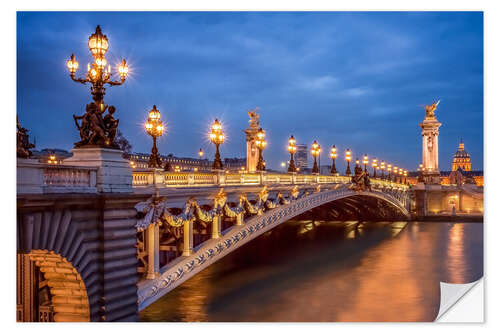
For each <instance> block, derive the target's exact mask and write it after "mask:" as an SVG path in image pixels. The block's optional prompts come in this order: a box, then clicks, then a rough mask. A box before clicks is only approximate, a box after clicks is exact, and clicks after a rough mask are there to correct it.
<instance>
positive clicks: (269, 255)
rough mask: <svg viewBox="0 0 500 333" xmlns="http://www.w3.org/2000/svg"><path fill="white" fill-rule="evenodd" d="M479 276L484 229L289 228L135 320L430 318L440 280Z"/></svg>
mask: <svg viewBox="0 0 500 333" xmlns="http://www.w3.org/2000/svg"><path fill="white" fill-rule="evenodd" d="M482 275H483V224H482V223H446V222H438V223H429V222H425V223H423V222H410V223H406V222H393V223H388V222H376V223H374V222H366V223H363V224H358V223H355V222H312V221H289V222H287V223H285V224H283V225H281V226H279V227H277V228H275V229H273V230H272V231H270V232H268V233H267V234H265V235H262V236H261V237H259V238H257V239H255V240H253V241H252V242H250V243H248V244H246V245H244V246H242V247H241V248H239V249H238V250H236V251H235V252H233V253H231V254H229V255H227V256H226V257H224V258H223V259H221V260H220V261H218V262H216V263H215V264H213V265H212V266H210V267H208V268H207V269H205V270H204V271H202V272H200V273H199V274H198V275H196V276H194V277H193V278H191V279H190V280H188V281H186V282H185V283H184V284H182V285H181V286H179V287H178V288H177V289H175V290H173V291H172V292H170V293H169V294H167V295H165V296H164V297H163V298H161V299H160V300H158V301H157V302H156V303H154V304H152V305H151V306H149V307H148V308H146V309H145V310H144V311H142V312H141V314H140V317H141V321H224V322H225V321H230V322H234V321H245V322H248V321H258V322H261V321H266V322H267V321H271V322H274V321H433V320H434V319H435V318H436V316H437V313H438V311H439V301H440V287H439V282H440V281H443V282H448V283H469V282H473V281H476V280H477V279H479V278H480V277H481V276H482Z"/></svg>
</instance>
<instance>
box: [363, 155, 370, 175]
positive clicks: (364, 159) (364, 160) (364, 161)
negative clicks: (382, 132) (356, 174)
mask: <svg viewBox="0 0 500 333" xmlns="http://www.w3.org/2000/svg"><path fill="white" fill-rule="evenodd" d="M368 163H369V160H368V155H366V154H365V156H363V165H364V166H365V172H367V170H366V167H367V166H368Z"/></svg>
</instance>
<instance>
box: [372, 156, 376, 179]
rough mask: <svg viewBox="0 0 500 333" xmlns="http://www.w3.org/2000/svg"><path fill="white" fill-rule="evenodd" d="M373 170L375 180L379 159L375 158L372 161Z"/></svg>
mask: <svg viewBox="0 0 500 333" xmlns="http://www.w3.org/2000/svg"><path fill="white" fill-rule="evenodd" d="M372 168H373V178H377V158H376V157H375V158H374V159H373V161H372Z"/></svg>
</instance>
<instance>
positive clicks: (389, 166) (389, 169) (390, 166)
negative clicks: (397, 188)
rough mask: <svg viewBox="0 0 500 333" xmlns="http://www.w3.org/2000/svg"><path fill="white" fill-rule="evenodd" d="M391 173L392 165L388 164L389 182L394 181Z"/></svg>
mask: <svg viewBox="0 0 500 333" xmlns="http://www.w3.org/2000/svg"><path fill="white" fill-rule="evenodd" d="M391 171H392V164H387V179H388V180H389V181H392V179H391Z"/></svg>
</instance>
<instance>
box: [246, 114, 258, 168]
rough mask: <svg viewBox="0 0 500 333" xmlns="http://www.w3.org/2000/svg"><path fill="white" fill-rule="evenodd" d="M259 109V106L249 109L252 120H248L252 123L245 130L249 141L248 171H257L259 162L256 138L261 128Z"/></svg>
mask: <svg viewBox="0 0 500 333" xmlns="http://www.w3.org/2000/svg"><path fill="white" fill-rule="evenodd" d="M258 111H259V109H258V108H255V109H254V110H250V111H248V116H249V117H250V120H249V121H248V122H249V123H250V125H249V126H248V128H247V129H246V130H244V132H245V134H246V142H247V169H246V170H247V172H255V171H257V163H258V162H259V150H258V149H257V145H256V144H255V140H256V139H257V132H258V131H259V128H260V121H259V117H260V116H259V113H258Z"/></svg>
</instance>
